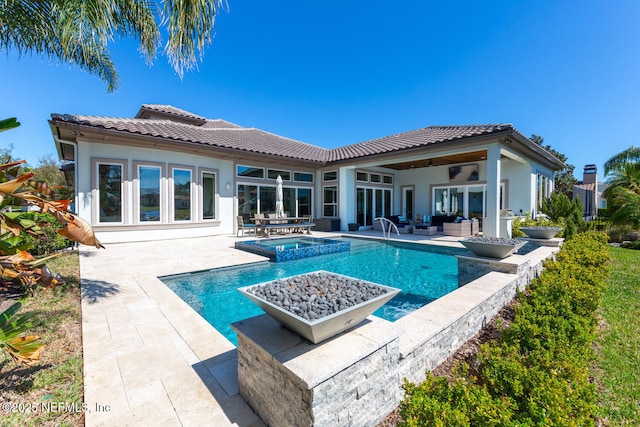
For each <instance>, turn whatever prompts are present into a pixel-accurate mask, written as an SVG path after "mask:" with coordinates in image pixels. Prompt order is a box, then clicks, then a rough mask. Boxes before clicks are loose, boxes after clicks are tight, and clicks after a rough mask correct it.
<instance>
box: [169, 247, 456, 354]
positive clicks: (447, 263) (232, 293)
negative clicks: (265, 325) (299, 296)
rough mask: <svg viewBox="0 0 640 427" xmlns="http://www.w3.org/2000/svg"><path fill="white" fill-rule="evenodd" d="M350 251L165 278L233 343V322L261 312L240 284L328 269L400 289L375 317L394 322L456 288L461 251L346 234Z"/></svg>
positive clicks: (188, 302) (234, 340)
mask: <svg viewBox="0 0 640 427" xmlns="http://www.w3.org/2000/svg"><path fill="white" fill-rule="evenodd" d="M339 240H344V241H347V242H349V243H350V246H351V250H350V251H348V252H341V253H335V254H329V255H321V256H317V257H312V258H305V259H297V260H292V261H287V262H279V263H275V262H269V261H265V262H259V263H254V264H249V265H243V266H237V267H225V268H218V269H214V270H209V271H204V272H195V273H190V274H182V275H176V276H165V277H161V278H160V280H162V281H163V282H164V283H165V284H166V285H167V286H168V287H169V288H170V289H171V290H173V292H175V293H176V294H177V295H178V296H179V297H180V298H182V299H183V300H184V301H185V302H187V304H189V305H190V306H191V307H193V309H194V310H195V311H197V312H198V313H199V314H200V315H201V316H202V317H204V318H205V319H206V320H207V321H208V322H209V323H211V324H212V325H213V327H215V328H216V329H217V330H218V331H220V333H222V334H223V335H225V336H226V337H227V338H228V339H229V340H230V341H231V342H233V343H234V344H236V343H237V341H236V336H235V332H233V331H232V329H231V327H230V324H231V323H233V322H237V321H239V320H242V319H246V318H249V317H253V316H257V315H259V314H262V313H263V311H262V310H260V308H258V307H257V306H256V305H255V304H253V303H252V302H250V301H249V300H248V299H246V298H245V297H244V296H243V295H242V294H241V293H240V292H238V291H237V288H239V287H241V286H248V285H253V284H257V283H261V282H267V281H271V280H275V279H278V278H283V277H289V276H293V275H297V274H303V273H309V272H311V271H316V270H326V271H331V272H334V273H339V274H343V275H345V276H352V277H356V278H358V279H362V280H367V281H370V282H374V283H380V284H383V285H388V286H393V287H397V288H400V289H402V292H400V294H398V295H397V296H396V297H395V298H394V299H392V300H391V301H389V302H388V303H387V304H385V305H384V306H382V307H381V308H380V309H378V310H377V311H376V312H375V313H374V315H376V316H379V317H382V318H384V319H387V320H390V321H394V320H397V319H399V318H401V317H403V316H405V315H406V314H408V313H410V312H412V311H414V310H417V309H418V308H420V307H422V306H424V305H426V304H428V303H430V302H431V301H433V300H435V299H437V298H440V297H441V296H443V295H446V294H448V293H449V292H451V291H453V290H455V289H457V288H458V262H457V259H456V258H455V256H454V255H455V254H459V253H462V252H464V250H463V249H455V248H444V247H438V246H433V245H421V244H415V243H405V242H393V241H384V242H382V241H376V240H371V239H358V238H347V237H343V238H340V239H339Z"/></svg>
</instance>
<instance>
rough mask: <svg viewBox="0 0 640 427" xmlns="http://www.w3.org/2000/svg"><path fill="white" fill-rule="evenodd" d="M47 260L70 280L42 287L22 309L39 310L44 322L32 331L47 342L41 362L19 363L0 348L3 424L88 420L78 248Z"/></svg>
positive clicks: (81, 422) (62, 423)
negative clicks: (62, 283) (84, 390)
mask: <svg viewBox="0 0 640 427" xmlns="http://www.w3.org/2000/svg"><path fill="white" fill-rule="evenodd" d="M47 265H48V266H49V268H50V269H51V270H52V271H53V272H56V273H60V275H61V276H62V278H63V279H64V280H65V284H64V285H61V286H59V287H57V288H54V289H50V290H44V289H42V288H38V289H36V290H35V292H34V295H33V296H29V295H27V296H26V297H25V298H23V299H22V303H23V306H22V309H21V310H20V313H21V314H26V313H35V315H36V316H37V318H38V319H39V320H40V322H41V323H40V324H39V325H38V326H36V327H35V328H33V330H32V331H31V332H32V333H33V334H36V335H40V336H42V338H41V342H42V343H43V344H44V345H45V347H44V348H43V350H42V356H41V359H40V361H39V362H37V363H36V364H35V365H33V366H30V367H27V366H24V365H17V364H16V363H15V362H14V361H13V360H12V359H11V358H10V357H9V356H8V355H7V353H5V352H0V402H2V403H3V407H2V413H1V418H2V423H3V424H2V425H3V426H4V425H15V426H18V425H20V426H81V425H84V413H83V406H82V405H83V401H84V394H83V376H82V364H83V362H82V321H81V305H80V276H79V263H78V253H77V251H68V252H65V253H64V254H62V255H61V256H59V257H57V258H54V259H52V260H50V261H49V262H48V263H47ZM13 291H14V290H13V289H12V290H11V292H13ZM2 297H3V298H4V297H5V296H2Z"/></svg>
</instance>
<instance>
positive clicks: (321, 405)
mask: <svg viewBox="0 0 640 427" xmlns="http://www.w3.org/2000/svg"><path fill="white" fill-rule="evenodd" d="M365 322H366V324H363V325H361V326H360V327H359V328H357V329H354V330H351V331H348V332H345V333H343V334H341V335H338V336H337V337H335V338H333V339H331V340H329V341H325V342H324V343H322V344H311V343H309V342H308V341H306V340H304V339H302V338H300V337H299V336H298V335H297V334H295V333H293V332H290V331H289V330H287V329H285V328H284V327H283V326H281V325H280V324H279V323H278V322H276V321H275V320H273V319H272V318H271V317H270V316H268V315H266V314H265V315H262V316H258V317H254V318H251V319H248V320H243V321H240V322H236V323H234V324H233V326H232V327H233V329H235V331H236V332H237V334H238V385H239V389H240V395H241V396H242V397H243V398H244V399H245V400H246V401H247V403H249V405H250V406H251V407H252V408H253V410H254V411H255V412H256V414H258V416H259V417H260V418H262V420H263V421H265V423H267V424H268V425H272V426H285V425H290V426H312V425H313V426H332V427H333V426H340V425H344V426H346V425H352V426H371V425H376V424H377V423H379V422H380V421H382V419H384V417H385V416H386V415H387V414H389V413H391V412H392V411H393V410H394V409H395V408H396V406H397V405H398V402H399V400H400V396H401V388H400V385H399V378H398V372H397V371H396V370H395V369H394V368H393V367H395V366H398V358H399V355H400V353H399V349H398V345H399V341H398V330H397V329H396V328H394V327H393V326H392V324H391V323H390V322H388V321H386V320H383V319H380V318H377V317H373V316H370V317H369V318H367V320H365Z"/></svg>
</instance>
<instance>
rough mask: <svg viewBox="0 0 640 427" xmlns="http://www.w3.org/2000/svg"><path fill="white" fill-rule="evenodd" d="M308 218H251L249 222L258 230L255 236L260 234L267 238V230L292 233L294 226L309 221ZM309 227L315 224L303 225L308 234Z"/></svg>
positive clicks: (309, 231)
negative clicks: (289, 231)
mask: <svg viewBox="0 0 640 427" xmlns="http://www.w3.org/2000/svg"><path fill="white" fill-rule="evenodd" d="M309 219H310V217H305V216H285V217H280V218H251V221H253V222H255V224H256V228H257V229H258V230H259V231H258V230H256V234H258V232H260V233H261V234H262V235H263V236H265V237H266V236H268V235H269V230H278V229H281V230H284V232H285V233H286V232H287V230H292V231H291V232H293V230H295V229H296V228H299V227H296V225H301V224H303V223H304V221H306V220H309ZM311 225H315V224H311V223H310V224H305V227H306V228H307V232H308V233H309V234H310V233H311V230H310V226H311Z"/></svg>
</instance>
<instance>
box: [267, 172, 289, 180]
mask: <svg viewBox="0 0 640 427" xmlns="http://www.w3.org/2000/svg"><path fill="white" fill-rule="evenodd" d="M278 175H280V178H282V180H283V181H291V172H289V171H280V170H277V169H269V170H267V178H269V179H278Z"/></svg>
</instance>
